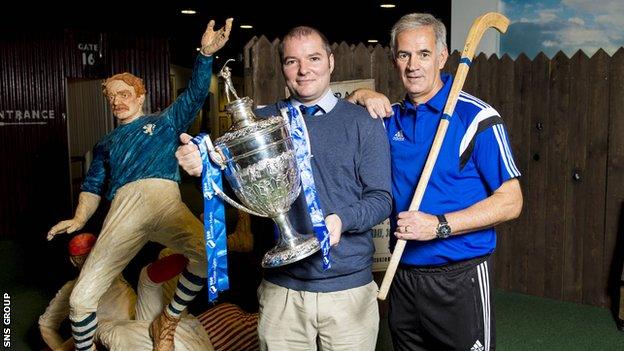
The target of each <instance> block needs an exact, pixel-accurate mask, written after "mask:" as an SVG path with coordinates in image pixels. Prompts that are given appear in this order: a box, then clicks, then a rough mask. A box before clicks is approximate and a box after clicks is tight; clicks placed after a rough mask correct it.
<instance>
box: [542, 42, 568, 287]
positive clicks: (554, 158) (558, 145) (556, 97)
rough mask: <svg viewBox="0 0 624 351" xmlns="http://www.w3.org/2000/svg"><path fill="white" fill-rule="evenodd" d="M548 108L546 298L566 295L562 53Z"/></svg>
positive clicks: (565, 96) (565, 73)
mask: <svg viewBox="0 0 624 351" xmlns="http://www.w3.org/2000/svg"><path fill="white" fill-rule="evenodd" d="M550 83H551V89H550V109H549V115H550V120H549V130H550V131H549V135H550V136H549V137H550V141H549V142H550V143H551V145H550V150H549V151H550V152H549V154H548V158H549V159H548V174H547V176H548V191H547V193H546V208H545V209H544V210H545V211H546V212H547V215H546V220H547V221H548V225H547V226H546V267H547V271H546V282H545V295H546V297H550V298H555V299H561V298H562V297H563V294H562V293H563V255H564V252H563V246H562V245H563V237H564V232H565V220H566V216H567V215H569V214H568V213H566V212H565V202H566V200H567V199H566V192H565V186H566V182H565V177H567V176H569V174H568V172H567V170H566V164H567V159H568V150H567V145H566V144H567V139H568V138H567V134H568V130H567V127H568V125H567V118H568V113H569V110H568V108H569V100H570V62H569V59H568V58H567V57H566V56H565V55H564V54H563V53H562V52H559V53H558V54H557V55H556V56H555V58H554V59H553V62H552V64H551V80H550Z"/></svg>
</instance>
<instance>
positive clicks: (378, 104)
mask: <svg viewBox="0 0 624 351" xmlns="http://www.w3.org/2000/svg"><path fill="white" fill-rule="evenodd" d="M347 101H349V102H351V103H354V104H358V105H362V106H364V107H366V109H367V110H368V113H369V114H370V115H371V117H373V118H383V117H390V116H392V106H391V104H390V100H388V98H387V97H386V96H385V95H384V94H381V93H378V92H376V91H373V90H370V89H364V88H361V89H357V90H355V91H353V92H352V93H351V94H349V96H347Z"/></svg>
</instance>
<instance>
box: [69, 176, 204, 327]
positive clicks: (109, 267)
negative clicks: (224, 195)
mask: <svg viewBox="0 0 624 351" xmlns="http://www.w3.org/2000/svg"><path fill="white" fill-rule="evenodd" d="M150 240H151V241H155V242H158V243H161V244H163V245H165V246H166V247H169V248H171V249H172V250H173V251H174V252H177V253H181V254H183V255H184V256H186V257H187V258H188V259H189V264H188V267H187V269H188V270H189V272H191V273H193V274H195V275H197V276H200V277H205V276H206V251H205V249H204V239H203V227H202V224H201V222H200V221H199V219H197V218H196V217H195V216H193V214H192V213H191V211H190V210H189V209H188V208H187V207H186V205H184V203H182V200H181V198H180V191H179V188H178V184H177V183H176V182H173V181H170V180H165V179H156V178H150V179H142V180H137V181H134V182H132V183H128V184H126V185H124V186H123V187H121V188H119V190H118V191H117V194H116V195H115V198H114V199H113V202H112V204H111V208H110V210H109V212H108V215H107V216H106V220H105V221H104V225H103V227H102V231H101V232H100V235H99V237H98V239H97V242H96V244H95V246H94V247H93V250H92V251H91V253H90V254H89V257H88V258H87V260H86V262H85V264H84V267H83V268H82V270H81V271H80V276H79V277H78V280H77V281H76V286H75V287H74V290H73V292H72V294H71V297H70V301H69V303H70V318H71V320H73V321H79V320H81V319H83V318H84V317H85V316H86V315H87V314H89V313H91V312H95V311H96V309H97V305H98V301H99V300H100V297H101V296H102V294H103V293H104V292H105V291H106V290H107V289H108V287H109V286H110V284H111V283H112V281H113V280H114V279H115V278H116V277H117V276H118V275H119V274H120V273H121V272H122V271H123V269H124V268H125V267H126V265H127V264H128V262H129V261H130V260H131V259H132V258H133V257H134V256H135V255H136V254H137V253H138V252H139V250H140V249H141V248H142V247H143V246H144V245H145V243H147V242H148V241H150Z"/></svg>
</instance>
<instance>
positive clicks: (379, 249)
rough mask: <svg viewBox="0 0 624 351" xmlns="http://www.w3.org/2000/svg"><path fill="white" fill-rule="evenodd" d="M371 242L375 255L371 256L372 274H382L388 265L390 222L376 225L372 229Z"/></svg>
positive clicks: (390, 254) (390, 255)
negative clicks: (373, 244) (373, 245)
mask: <svg viewBox="0 0 624 351" xmlns="http://www.w3.org/2000/svg"><path fill="white" fill-rule="evenodd" d="M373 242H374V243H375V254H374V255H373V272H383V271H385V270H386V268H388V263H390V257H392V253H390V220H389V219H386V220H385V221H383V222H381V223H379V224H377V225H376V226H374V227H373Z"/></svg>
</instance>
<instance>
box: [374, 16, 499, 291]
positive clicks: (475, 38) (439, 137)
mask: <svg viewBox="0 0 624 351" xmlns="http://www.w3.org/2000/svg"><path fill="white" fill-rule="evenodd" d="M508 26H509V19H508V18H507V17H505V16H503V15H502V14H500V13H497V12H487V13H485V14H483V15H481V16H479V17H477V18H476V19H475V20H474V22H473V23H472V27H470V31H469V32H468V37H467V38H466V44H465V45H464V50H463V51H462V55H461V59H460V60H459V67H457V73H456V74H455V79H454V80H453V85H452V86H451V91H450V93H449V97H448V100H446V105H445V106H444V112H443V114H442V119H441V120H440V124H438V130H437V132H436V135H435V138H434V139H433V144H432V146H431V150H430V151H429V156H427V161H426V162H425V167H424V169H423V173H422V175H421V176H420V180H419V181H418V185H417V186H416V191H415V193H414V197H413V198H412V202H411V204H410V207H409V211H417V210H418V209H419V207H420V202H421V201H422V198H423V195H424V194H425V189H426V188H427V183H429V178H430V177H431V172H432V171H433V167H434V166H435V163H436V160H437V159H438V154H439V153H440V148H441V147H442V142H443V141H444V135H445V134H446V130H447V128H448V125H449V123H450V119H451V116H453V112H454V111H455V105H456V104H457V98H458V97H459V92H460V91H461V89H462V87H463V86H464V82H465V81H466V76H467V75H468V70H469V69H470V64H471V63H472V59H473V58H474V53H475V50H476V48H477V45H479V42H480V41H481V37H482V36H483V33H484V32H485V31H486V30H487V29H488V28H490V27H492V28H495V29H496V30H498V31H499V32H501V33H505V32H506V31H507V27H508ZM405 244H406V241H405V240H403V239H399V240H397V243H396V245H395V247H394V251H393V252H392V257H391V258H390V263H389V264H388V269H387V270H386V274H385V275H384V279H383V281H382V283H381V287H380V288H379V294H378V295H377V298H378V299H380V300H385V299H386V297H387V295H388V291H389V290H390V284H391V283H392V279H394V274H395V273H396V269H397V267H398V265H399V262H400V261H401V256H402V255H403V250H405Z"/></svg>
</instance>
